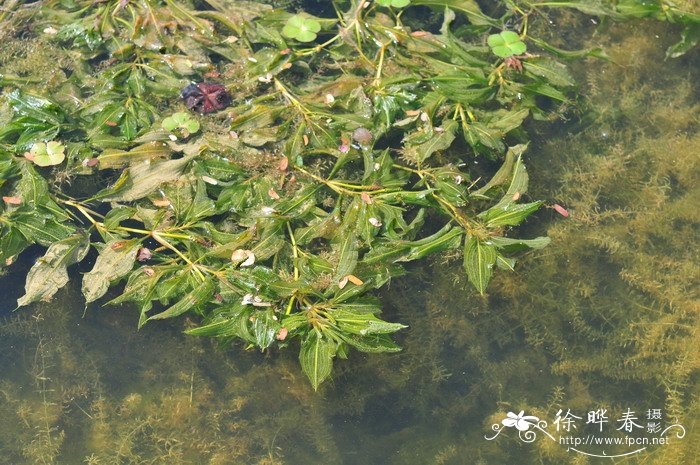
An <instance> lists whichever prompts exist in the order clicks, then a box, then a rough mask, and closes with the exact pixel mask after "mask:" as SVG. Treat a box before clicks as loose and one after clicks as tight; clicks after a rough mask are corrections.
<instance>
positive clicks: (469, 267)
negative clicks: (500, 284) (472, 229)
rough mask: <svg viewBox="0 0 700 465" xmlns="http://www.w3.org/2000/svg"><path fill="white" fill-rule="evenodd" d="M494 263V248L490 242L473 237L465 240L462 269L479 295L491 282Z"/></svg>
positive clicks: (482, 293)
mask: <svg viewBox="0 0 700 465" xmlns="http://www.w3.org/2000/svg"><path fill="white" fill-rule="evenodd" d="M495 263H496V247H495V246H494V245H493V243H492V242H490V241H482V240H479V239H478V238H476V237H474V236H470V237H468V238H467V240H466V242H465V244H464V269H465V271H466V272H467V277H468V278H469V282H471V283H472V284H473V285H474V287H475V288H476V290H477V291H479V294H481V295H484V291H485V290H486V287H487V286H488V284H489V281H490V280H491V275H492V274H493V266H494V264H495Z"/></svg>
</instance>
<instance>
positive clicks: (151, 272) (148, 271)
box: [143, 268, 156, 277]
mask: <svg viewBox="0 0 700 465" xmlns="http://www.w3.org/2000/svg"><path fill="white" fill-rule="evenodd" d="M143 272H144V273H145V274H146V276H149V277H150V276H153V275H154V274H156V270H154V269H153V268H144V269H143Z"/></svg>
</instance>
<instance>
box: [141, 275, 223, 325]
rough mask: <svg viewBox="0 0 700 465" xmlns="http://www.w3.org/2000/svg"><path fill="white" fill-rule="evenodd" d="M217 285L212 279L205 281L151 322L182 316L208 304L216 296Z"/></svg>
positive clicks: (152, 318) (152, 317)
mask: <svg viewBox="0 0 700 465" xmlns="http://www.w3.org/2000/svg"><path fill="white" fill-rule="evenodd" d="M215 290H216V284H215V282H214V281H213V280H211V279H205V280H204V282H201V283H199V285H198V286H196V287H195V288H194V289H192V290H191V291H190V292H188V293H187V294H185V295H184V296H183V297H182V298H181V299H180V300H179V301H177V302H176V303H175V304H173V305H172V306H170V307H169V308H168V309H167V310H165V311H163V312H160V313H157V314H155V315H153V316H151V317H149V318H148V321H150V320H163V319H165V318H174V317H176V316H180V315H182V314H183V313H185V312H187V311H188V310H190V309H192V308H193V307H196V306H198V305H202V304H204V303H206V302H208V301H209V300H210V299H211V298H212V297H213V295H214V291H215Z"/></svg>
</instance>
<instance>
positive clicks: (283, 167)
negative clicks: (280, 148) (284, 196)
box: [277, 157, 289, 171]
mask: <svg viewBox="0 0 700 465" xmlns="http://www.w3.org/2000/svg"><path fill="white" fill-rule="evenodd" d="M288 166H289V158H287V157H282V159H281V160H280V164H279V165H278V166H277V167H278V168H279V170H280V171H287V167H288Z"/></svg>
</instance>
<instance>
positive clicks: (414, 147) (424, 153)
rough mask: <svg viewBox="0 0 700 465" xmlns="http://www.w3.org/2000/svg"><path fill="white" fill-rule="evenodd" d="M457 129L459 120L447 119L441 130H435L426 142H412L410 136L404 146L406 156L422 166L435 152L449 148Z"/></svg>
mask: <svg viewBox="0 0 700 465" xmlns="http://www.w3.org/2000/svg"><path fill="white" fill-rule="evenodd" d="M456 130H457V122H456V121H454V120H451V119H450V120H447V121H445V122H444V123H443V126H442V127H441V128H439V131H434V132H433V134H432V135H431V136H430V137H429V138H428V140H426V141H424V142H421V143H419V144H411V143H410V140H411V138H408V139H407V141H406V142H407V144H406V145H405V146H404V157H406V158H407V159H409V160H411V161H412V162H414V163H416V164H417V165H419V166H420V165H421V164H422V163H423V162H424V161H425V160H427V159H428V158H430V157H431V156H432V155H433V154H434V153H435V152H437V151H439V150H446V149H447V148H449V147H450V145H452V142H454V140H455V131H456Z"/></svg>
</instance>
